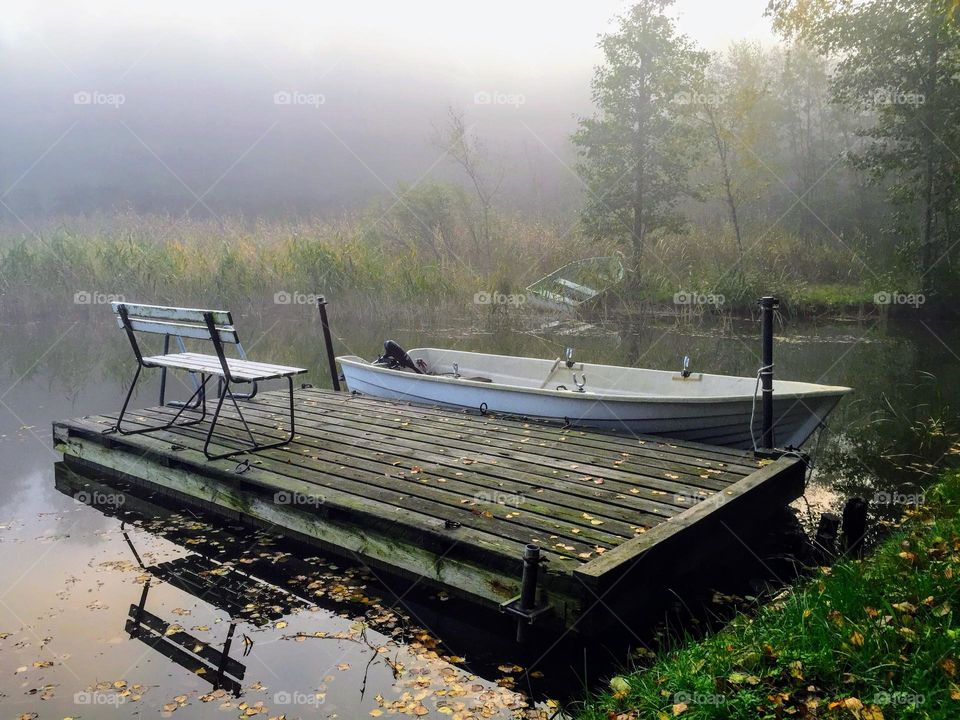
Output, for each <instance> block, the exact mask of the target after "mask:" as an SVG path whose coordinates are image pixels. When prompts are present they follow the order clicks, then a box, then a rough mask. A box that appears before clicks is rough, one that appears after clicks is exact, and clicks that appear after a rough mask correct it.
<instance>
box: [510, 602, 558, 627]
mask: <svg viewBox="0 0 960 720" xmlns="http://www.w3.org/2000/svg"><path fill="white" fill-rule="evenodd" d="M549 609H550V605H549V603H548V604H546V605H541V606H540V607H535V608H533V609H531V610H524V609H523V608H522V607H521V604H520V596H519V595H517V596H516V597H512V598H510V599H509V600H507V601H506V602H502V603H500V612H504V613H507V614H508V615H516V616H517V617H518V618H520V619H521V620H526V621H527V623H528V624H530V625H533V621H534V620H536V619H537V617H539V616H540V615H542V614H543V613H545V612H546V611H547V610H549Z"/></svg>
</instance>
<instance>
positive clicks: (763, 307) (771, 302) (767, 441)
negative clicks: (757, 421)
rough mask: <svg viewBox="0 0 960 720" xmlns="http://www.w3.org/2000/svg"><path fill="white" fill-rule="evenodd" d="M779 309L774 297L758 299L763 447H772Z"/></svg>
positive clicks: (777, 301)
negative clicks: (775, 323)
mask: <svg viewBox="0 0 960 720" xmlns="http://www.w3.org/2000/svg"><path fill="white" fill-rule="evenodd" d="M778 307H780V301H779V300H777V299H776V298H775V297H771V296H769V295H768V296H766V297H762V298H760V328H761V340H760V344H761V362H762V364H763V366H762V367H761V368H760V385H761V392H762V396H761V397H762V399H763V433H762V436H763V440H762V443H763V447H764V448H767V449H772V448H773V447H774V437H773V311H774V310H776V309H777V308H778Z"/></svg>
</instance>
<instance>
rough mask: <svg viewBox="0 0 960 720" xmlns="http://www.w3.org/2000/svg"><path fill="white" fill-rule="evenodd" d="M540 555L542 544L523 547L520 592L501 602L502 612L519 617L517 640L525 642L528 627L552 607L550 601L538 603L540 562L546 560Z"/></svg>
mask: <svg viewBox="0 0 960 720" xmlns="http://www.w3.org/2000/svg"><path fill="white" fill-rule="evenodd" d="M546 561H547V560H546V558H541V557H540V546H539V545H534V544H533V543H531V544H529V545H527V546H526V547H525V548H524V549H523V575H522V576H521V578H520V594H519V595H517V596H516V597H513V598H510V599H509V600H507V601H506V602H504V603H501V604H500V612H505V613H508V614H510V615H514V616H516V618H517V642H518V643H520V642H523V641H524V639H525V637H526V628H527V626H528V625H533V621H534V620H536V619H537V617H538V616H540V615H542V614H543V613H545V612H546V611H547V610H549V609H550V605H549V603H544V604H543V605H539V606H538V605H537V575H538V574H539V572H540V563H543V562H546Z"/></svg>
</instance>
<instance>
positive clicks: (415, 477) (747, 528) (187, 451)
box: [53, 388, 805, 627]
mask: <svg viewBox="0 0 960 720" xmlns="http://www.w3.org/2000/svg"><path fill="white" fill-rule="evenodd" d="M242 408H243V413H244V416H245V417H246V419H247V421H248V422H249V423H250V424H251V427H252V429H253V430H254V431H255V432H258V433H261V434H262V435H264V436H265V437H268V438H269V437H270V436H275V437H276V438H277V439H279V438H282V437H283V435H284V432H285V430H284V423H285V420H286V413H287V412H288V408H287V396H286V394H285V393H273V392H261V393H260V394H259V395H258V396H256V397H255V398H254V399H253V400H246V401H242ZM295 410H296V420H297V429H296V436H295V438H294V440H293V441H292V442H291V443H290V444H289V445H287V446H285V447H282V448H276V449H271V450H264V451H260V452H258V453H256V454H247V455H244V456H240V457H235V458H231V459H224V460H214V461H209V460H207V458H206V457H205V456H204V454H203V452H202V449H203V444H204V439H205V434H206V425H205V424H199V425H194V426H191V427H186V428H177V429H175V430H173V429H171V430H166V431H161V432H155V433H150V434H142V435H127V436H123V435H118V434H104V431H105V430H107V429H109V428H110V427H112V426H113V424H114V422H115V416H91V417H84V418H79V419H75V420H65V421H60V422H56V423H54V427H53V433H54V440H55V445H56V448H57V449H58V450H59V451H61V452H62V453H63V454H64V461H65V462H66V463H67V464H68V465H74V466H77V467H81V468H87V469H93V470H95V471H97V472H98V473H99V474H101V475H107V476H111V477H116V478H119V479H123V480H125V481H129V482H131V483H133V484H136V485H141V486H144V487H146V488H149V489H150V490H151V491H159V492H162V493H167V494H170V495H172V496H173V497H175V498H176V499H177V500H178V501H180V502H183V503H184V504H186V505H188V506H189V505H193V506H199V507H202V508H204V509H206V510H211V511H214V512H217V513H220V514H223V515H226V516H228V517H230V518H231V519H233V520H239V521H243V522H250V523H256V524H261V525H267V526H270V527H272V528H273V529H274V530H275V531H277V532H280V533H282V534H285V535H288V536H290V537H292V538H294V539H297V540H301V541H306V542H309V543H311V544H314V545H317V546H319V547H321V548H322V549H323V550H325V551H327V552H330V553H335V554H339V555H342V556H345V557H347V558H349V559H351V560H354V561H357V562H363V563H366V564H368V565H369V566H370V567H371V568H372V569H373V570H374V572H376V573H381V572H388V573H391V574H394V575H397V574H399V575H403V576H406V577H418V578H422V579H423V581H424V582H429V583H431V584H433V585H435V586H437V587H441V588H443V589H444V590H446V591H447V592H449V593H452V594H457V595H461V596H465V597H467V598H469V599H472V600H474V601H477V602H479V603H481V604H484V605H487V606H492V607H498V606H499V605H500V604H502V603H503V602H505V601H507V600H509V599H510V598H512V597H514V596H516V595H517V594H518V593H519V585H520V576H521V568H522V562H521V558H522V555H523V551H524V547H525V546H526V545H528V544H531V543H533V544H536V545H538V546H539V547H540V548H541V553H542V556H543V558H544V559H546V560H547V563H546V564H545V566H544V568H543V569H542V570H541V573H540V581H539V591H540V593H539V603H540V604H541V605H549V610H548V611H547V612H545V613H544V616H543V618H544V620H549V621H551V622H558V623H560V624H562V625H564V626H567V627H571V626H577V625H578V624H579V623H580V621H581V619H582V616H583V615H584V613H585V612H586V611H587V610H589V609H590V608H593V607H596V606H598V605H601V606H602V607H603V608H605V609H606V610H608V611H610V613H613V614H617V613H622V612H635V611H636V609H637V608H638V607H640V606H642V605H644V603H645V602H646V601H653V600H655V599H656V596H658V595H662V594H664V592H665V590H666V588H667V587H670V586H671V584H672V583H674V582H675V581H677V580H678V579H679V578H680V576H681V575H683V574H689V573H692V572H696V569H697V568H698V567H701V566H703V565H704V564H710V563H713V562H716V561H717V560H718V558H719V557H720V556H721V555H722V554H724V553H728V552H734V551H736V549H737V548H738V546H739V551H740V552H742V551H743V549H744V547H745V546H746V543H747V542H748V540H749V538H750V536H751V532H752V531H753V530H755V529H756V528H757V527H759V526H761V525H762V522H761V520H762V519H763V518H764V517H768V516H770V515H771V514H772V513H773V511H774V510H775V509H776V508H777V507H780V506H782V505H783V504H785V503H787V502H789V501H791V500H793V499H795V498H796V497H798V496H799V495H800V494H801V493H802V492H803V476H804V467H805V466H804V464H803V462H802V461H801V460H798V459H797V458H794V457H783V458H781V459H779V460H775V461H769V460H759V459H757V458H755V457H754V455H753V453H751V452H745V451H741V450H731V449H729V448H720V447H713V446H707V445H700V444H697V443H690V442H682V441H673V440H666V439H663V438H655V437H649V436H640V437H637V436H623V435H613V434H609V433H602V432H594V431H584V430H580V429H573V428H561V427H558V426H556V425H550V424H545V423H538V422H532V421H523V420H519V419H510V418H500V417H493V416H489V415H486V416H481V415H479V414H475V413H465V412H459V411H455V410H449V409H442V408H431V407H422V406H413V405H406V404H402V403H393V402H385V401H382V400H375V399H372V398H367V397H360V396H354V395H350V394H348V393H344V392H341V393H337V392H332V391H329V390H319V389H313V388H304V389H300V390H297V391H296V392H295ZM175 412H176V410H175V409H171V408H169V407H154V408H150V409H147V410H140V411H136V412H131V413H128V416H127V419H126V420H125V422H129V423H130V425H131V426H132V427H133V426H136V425H137V424H140V425H142V426H147V425H157V424H161V423H162V422H163V421H164V420H165V419H169V418H170V417H172V416H173V415H174V414H175ZM246 437H247V436H246V434H245V433H244V430H243V427H242V425H241V424H240V422H239V419H238V417H237V416H236V413H235V412H233V413H232V414H231V411H230V410H224V413H223V415H222V416H221V418H220V421H219V425H218V430H217V435H215V436H214V438H215V445H214V446H212V447H213V449H214V450H217V451H222V452H228V451H231V450H235V449H238V448H242V447H243V442H244V440H245V438H246ZM614 590H616V592H613V591H614ZM538 622H539V620H538ZM580 627H583V626H580Z"/></svg>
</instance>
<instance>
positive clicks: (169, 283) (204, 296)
mask: <svg viewBox="0 0 960 720" xmlns="http://www.w3.org/2000/svg"><path fill="white" fill-rule="evenodd" d="M433 192H434V193H435V195H429V196H428V197H426V198H422V197H412V198H408V203H409V204H410V205H411V206H415V208H416V209H415V211H414V212H413V213H412V212H411V211H409V210H408V209H407V207H406V206H404V205H397V206H396V207H393V208H390V207H386V208H381V207H376V208H371V209H370V210H368V211H366V212H358V213H355V214H349V215H345V216H342V217H339V218H337V219H334V220H326V219H324V220H321V219H312V220H309V219H305V220H294V221H289V222H286V221H245V220H242V219H239V218H234V219H230V218H227V219H218V220H209V221H206V220H196V219H191V218H171V217H163V216H155V215H152V216H145V215H137V214H130V213H121V214H115V215H106V216H99V217H93V218H64V219H61V220H57V221H51V220H47V221H44V222H42V223H31V225H30V231H27V230H26V229H25V228H24V227H23V226H21V225H16V226H8V227H6V228H0V297H2V303H0V308H3V309H5V310H6V309H11V308H13V309H16V308H20V309H26V311H29V310H30V309H31V308H35V307H37V306H40V307H43V306H44V305H45V304H48V303H50V302H53V303H55V304H58V305H59V304H62V303H70V302H73V299H74V297H75V296H77V295H78V294H79V295H80V296H81V297H83V296H84V294H87V295H88V296H93V297H95V298H96V297H104V296H109V295H123V296H124V297H126V298H127V299H132V298H146V299H149V300H152V301H155V302H158V303H174V302H175V303H178V304H197V305H201V304H211V303H212V304H228V305H230V307H231V308H237V309H239V308H241V307H243V306H244V305H247V304H249V305H250V306H263V305H269V304H271V303H273V302H274V298H275V296H278V295H279V296H280V297H284V296H286V297H290V296H292V297H294V298H296V297H298V296H302V295H307V294H310V293H324V294H327V295H329V296H332V297H336V298H337V299H338V302H339V303H340V304H341V306H348V307H349V306H353V307H356V308H357V309H359V310H361V311H363V310H366V311H367V312H369V313H375V314H380V313H382V312H384V310H385V309H399V308H402V309H403V310H404V311H405V312H407V313H409V312H411V311H412V310H418V311H419V312H427V311H430V312H435V311H437V309H442V310H443V311H444V312H446V313H447V314H450V313H451V312H452V313H453V314H456V315H462V314H464V313H470V312H502V311H504V308H495V307H491V306H489V305H487V306H481V307H479V308H478V307H475V304H474V302H473V299H474V295H475V294H476V293H478V292H487V293H502V294H504V295H509V294H517V293H522V292H523V291H524V288H526V286H527V285H529V284H531V283H532V282H534V281H535V280H537V279H538V278H540V277H542V276H543V275H545V274H547V273H548V272H551V271H553V270H555V269H556V268H558V267H560V266H562V265H564V264H566V263H568V262H571V261H573V260H578V259H582V258H585V257H590V256H594V255H608V254H612V253H615V252H618V251H622V250H624V248H621V247H618V246H617V245H616V244H615V243H613V242H612V241H611V242H600V241H597V240H595V239H592V238H587V237H584V236H582V235H581V234H580V232H579V228H578V226H577V225H576V224H575V223H571V222H569V221H554V222H533V221H527V220H525V219H522V218H518V217H506V216H498V217H497V218H496V220H495V222H493V223H492V226H491V228H490V229H489V230H488V231H485V232H489V237H487V236H485V235H484V234H483V233H478V231H477V229H476V224H475V221H474V220H473V218H472V215H471V212H470V208H469V205H465V204H463V201H462V199H460V200H458V199H457V196H456V194H451V195H449V197H448V196H445V195H443V192H444V191H443V190H434V191H433ZM435 200H436V201H437V202H434V201H435ZM440 200H444V202H439V201H440ZM417 203H419V204H417ZM628 256H629V253H627V254H626V255H625V256H624V257H625V260H626V258H627V257H628ZM645 258H646V259H645V261H644V268H643V277H644V289H643V290H642V291H641V292H640V293H639V296H638V293H636V292H633V293H630V294H627V293H626V291H620V294H619V295H618V293H616V292H615V293H612V294H611V296H610V298H609V300H610V304H612V305H613V307H614V309H616V307H618V306H622V307H624V308H633V307H636V306H637V305H638V303H639V302H640V301H645V302H648V303H649V302H653V303H655V304H657V305H658V306H661V307H663V308H666V309H675V310H677V312H678V313H679V314H684V315H693V316H698V315H700V314H703V313H708V314H709V313H728V314H729V313H735V312H742V311H744V310H747V309H748V308H751V307H752V306H753V305H754V303H755V301H756V298H757V297H759V296H760V295H763V294H768V293H775V294H777V295H778V296H779V297H780V298H781V300H782V301H783V308H784V312H786V313H787V314H791V315H805V314H812V313H816V312H822V311H824V310H826V311H831V310H832V311H835V312H844V311H852V312H857V310H856V309H857V308H859V307H862V306H865V307H867V308H869V309H870V310H874V309H875V307H874V305H873V296H874V294H875V293H877V292H881V291H886V292H896V291H900V290H906V289H908V288H910V287H911V286H912V285H911V281H910V278H902V277H900V278H897V277H894V276H892V275H891V276H889V277H884V278H882V279H879V278H877V276H876V275H875V274H872V273H868V272H866V270H865V267H864V266H863V263H862V262H861V261H860V259H859V256H858V255H857V254H856V253H855V252H854V251H852V250H850V249H848V248H846V247H845V246H841V245H838V244H837V243H831V242H829V241H823V242H811V241H809V240H806V239H803V238H799V237H793V236H790V235H787V234H781V235H776V234H770V235H769V236H768V237H765V238H764V239H763V242H762V243H756V244H753V245H748V247H747V248H746V251H745V253H744V255H743V256H742V258H741V257H740V256H739V255H738V253H737V252H736V250H735V247H734V244H733V242H732V241H731V240H730V239H729V238H726V237H724V236H723V234H722V232H721V233H712V232H707V231H705V230H704V231H698V230H696V229H694V228H691V229H690V230H689V232H688V233H686V234H684V235H682V236H670V237H661V238H657V239H656V240H653V241H651V243H650V245H649V248H648V250H647V254H646V255H645ZM865 277H867V278H870V282H869V283H866V282H865V281H864V279H863V278H865ZM680 291H685V292H686V294H687V295H688V296H689V295H691V294H695V295H696V296H701V295H708V294H709V295H710V296H711V297H712V298H720V299H721V300H720V302H714V301H707V302H703V303H698V304H697V305H696V307H694V308H693V309H694V310H695V311H696V312H694V313H690V312H689V311H690V310H691V306H689V305H681V306H676V305H675V303H674V295H675V294H676V293H678V292H680ZM298 294H299V295H298ZM81 304H82V302H81ZM507 310H509V308H508V309H507Z"/></svg>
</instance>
